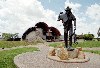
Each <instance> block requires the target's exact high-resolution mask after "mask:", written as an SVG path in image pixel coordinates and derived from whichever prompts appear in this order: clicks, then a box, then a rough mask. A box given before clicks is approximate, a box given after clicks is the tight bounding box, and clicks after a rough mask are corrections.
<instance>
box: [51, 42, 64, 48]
mask: <svg viewBox="0 0 100 68" xmlns="http://www.w3.org/2000/svg"><path fill="white" fill-rule="evenodd" d="M61 44H62V45H64V43H63V42H54V43H51V44H49V46H51V47H57V46H61Z"/></svg>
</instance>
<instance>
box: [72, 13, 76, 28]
mask: <svg viewBox="0 0 100 68" xmlns="http://www.w3.org/2000/svg"><path fill="white" fill-rule="evenodd" d="M72 20H73V21H74V28H75V29H76V18H75V16H74V15H73V14H72Z"/></svg>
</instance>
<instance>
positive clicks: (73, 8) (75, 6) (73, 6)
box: [65, 0, 81, 11]
mask: <svg viewBox="0 0 100 68" xmlns="http://www.w3.org/2000/svg"><path fill="white" fill-rule="evenodd" d="M67 6H69V7H70V8H72V10H73V11H77V10H78V9H79V8H80V7H81V4H78V3H73V2H70V1H69V0H66V2H65V8H66V7H67Z"/></svg>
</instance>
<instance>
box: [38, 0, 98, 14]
mask: <svg viewBox="0 0 100 68" xmlns="http://www.w3.org/2000/svg"><path fill="white" fill-rule="evenodd" d="M39 1H40V2H41V3H42V5H43V6H44V8H45V9H51V10H53V11H56V12H57V13H58V12H59V11H61V9H64V5H65V2H66V0H39ZM69 2H73V3H79V4H81V5H82V6H83V7H82V8H81V9H80V10H81V11H84V10H86V8H87V7H88V6H90V5H92V4H95V3H97V4H100V0H69Z"/></svg>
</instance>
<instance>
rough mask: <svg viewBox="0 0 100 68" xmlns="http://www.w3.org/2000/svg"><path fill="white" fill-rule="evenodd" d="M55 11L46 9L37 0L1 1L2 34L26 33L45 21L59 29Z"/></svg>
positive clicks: (0, 26)
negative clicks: (30, 28)
mask: <svg viewBox="0 0 100 68" xmlns="http://www.w3.org/2000/svg"><path fill="white" fill-rule="evenodd" d="M56 20H57V16H56V14H55V12H54V11H52V10H49V9H44V8H43V6H42V5H41V2H39V1H37V0H6V1H0V32H10V33H16V32H17V33H20V34H22V33H24V31H26V30H27V29H28V28H29V27H33V26H34V25H35V24H36V23H38V22H40V21H43V22H46V23H47V24H48V25H49V26H54V27H57V26H58V25H59V24H61V23H57V21H56Z"/></svg>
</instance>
